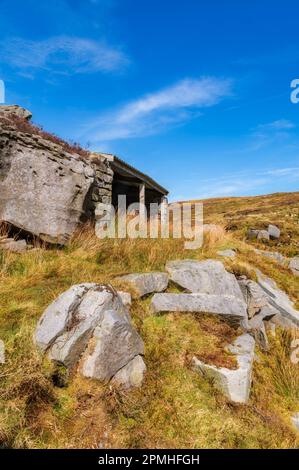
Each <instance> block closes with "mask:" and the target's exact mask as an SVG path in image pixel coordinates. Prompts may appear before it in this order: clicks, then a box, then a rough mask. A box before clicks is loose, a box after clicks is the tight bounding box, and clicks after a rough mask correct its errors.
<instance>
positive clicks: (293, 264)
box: [289, 256, 299, 276]
mask: <svg viewBox="0 0 299 470" xmlns="http://www.w3.org/2000/svg"><path fill="white" fill-rule="evenodd" d="M289 268H290V270H291V271H292V273H293V274H295V276H299V256H296V257H295V258H292V259H291V261H290V263H289Z"/></svg>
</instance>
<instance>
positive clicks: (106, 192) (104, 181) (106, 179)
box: [90, 154, 113, 214]
mask: <svg viewBox="0 0 299 470" xmlns="http://www.w3.org/2000/svg"><path fill="white" fill-rule="evenodd" d="M90 162H91V165H92V167H93V169H94V171H95V180H94V183H93V186H92V191H91V198H90V199H91V201H90V210H91V212H92V214H94V211H95V208H96V206H97V204H98V203H99V202H103V203H104V204H111V202H112V183H113V170H112V168H111V166H110V163H109V161H108V160H107V159H104V158H101V157H99V156H98V155H96V154H90Z"/></svg>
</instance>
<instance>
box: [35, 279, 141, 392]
mask: <svg viewBox="0 0 299 470" xmlns="http://www.w3.org/2000/svg"><path fill="white" fill-rule="evenodd" d="M34 340H35V343H36V345H37V346H38V347H39V349H40V350H41V351H42V352H44V353H46V354H47V355H48V357H49V358H50V359H52V360H53V361H55V362H58V363H62V364H64V365H65V366H66V367H68V368H70V369H71V368H74V367H75V366H77V365H78V363H79V361H81V366H80V370H81V372H82V373H83V375H84V376H86V377H90V378H94V379H100V380H105V381H108V380H110V379H111V378H112V377H113V376H114V375H115V374H117V373H118V372H120V371H121V370H123V372H122V374H120V378H119V380H118V383H120V384H121V385H122V386H124V387H125V388H129V387H130V386H133V385H132V384H137V385H138V386H139V384H140V380H141V379H140V377H141V375H140V374H139V380H138V378H136V379H134V374H135V372H136V368H137V369H138V368H139V370H141V369H140V360H142V357H141V355H142V354H143V352H144V345H143V341H142V339H141V338H140V336H139V335H138V333H137V331H136V330H135V328H134V327H133V326H132V325H131V321H130V315H129V312H128V310H127V308H126V306H125V305H124V304H123V302H122V300H121V297H120V296H119V294H118V293H117V291H115V290H114V289H113V287H112V286H110V285H99V284H94V283H86V284H78V285H75V286H73V287H71V288H70V289H69V290H67V291H66V292H64V293H63V294H61V295H60V296H59V297H58V298H57V299H56V300H55V301H54V302H53V303H52V304H51V305H49V307H48V308H47V309H46V310H45V312H44V314H43V315H42V317H41V319H40V320H39V322H38V325H37V328H36V331H35V334H34ZM137 356H140V359H139V360H138V361H137V366H136V364H135V363H133V366H134V367H132V364H131V362H132V361H133V360H134V358H135V357H137ZM142 361H143V360H142ZM126 366H128V368H127V369H125V368H126ZM142 370H143V372H142V377H143V374H144V370H145V365H144V364H143V367H142Z"/></svg>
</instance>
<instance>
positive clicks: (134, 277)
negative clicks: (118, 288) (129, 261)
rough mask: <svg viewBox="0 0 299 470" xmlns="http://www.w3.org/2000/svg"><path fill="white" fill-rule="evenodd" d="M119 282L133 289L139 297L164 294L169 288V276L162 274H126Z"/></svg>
mask: <svg viewBox="0 0 299 470" xmlns="http://www.w3.org/2000/svg"><path fill="white" fill-rule="evenodd" d="M117 280H118V281H120V282H122V283H124V284H127V285H129V286H130V287H132V289H133V290H134V292H135V294H136V296H137V297H143V296H144V295H147V294H151V293H152V292H163V291H164V290H165V289H167V286H168V275H167V274H166V273H160V272H151V273H133V274H126V275H124V276H121V277H118V278H117Z"/></svg>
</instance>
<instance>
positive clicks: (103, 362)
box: [82, 310, 144, 381]
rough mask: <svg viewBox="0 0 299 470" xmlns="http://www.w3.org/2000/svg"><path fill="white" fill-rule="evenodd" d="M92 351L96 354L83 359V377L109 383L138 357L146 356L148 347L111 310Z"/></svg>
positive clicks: (91, 347)
mask: <svg viewBox="0 0 299 470" xmlns="http://www.w3.org/2000/svg"><path fill="white" fill-rule="evenodd" d="M89 349H91V350H92V351H90V350H87V351H86V353H85V355H84V357H83V367H82V373H83V375H84V376H85V377H90V378H93V379H99V380H104V381H108V380H110V379H111V378H112V377H113V376H114V375H115V374H116V373H117V372H118V371H119V370H120V369H122V368H123V367H125V366H127V365H128V363H129V362H130V361H132V360H133V359H134V357H136V356H138V355H139V354H143V352H144V345H143V341H142V339H141V338H140V336H139V335H138V333H137V331H136V330H135V329H134V328H133V327H132V326H131V324H130V323H129V322H128V320H127V318H125V317H123V316H121V315H119V313H117V312H116V311H115V310H108V311H106V312H105V315H104V317H103V319H102V321H101V322H100V324H99V325H98V326H97V327H96V328H95V330H94V333H93V339H92V342H91V344H90V348H89ZM128 373H129V369H128V371H127V374H128ZM124 374H125V372H124Z"/></svg>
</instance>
